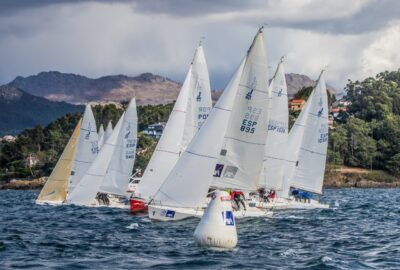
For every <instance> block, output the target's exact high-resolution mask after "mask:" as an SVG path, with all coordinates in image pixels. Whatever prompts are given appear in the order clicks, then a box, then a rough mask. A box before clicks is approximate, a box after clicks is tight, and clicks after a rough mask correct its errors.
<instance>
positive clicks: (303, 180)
mask: <svg viewBox="0 0 400 270" xmlns="http://www.w3.org/2000/svg"><path fill="white" fill-rule="evenodd" d="M306 105H307V106H306V107H305V111H304V115H301V116H304V118H305V121H304V119H300V120H301V122H299V123H297V125H296V127H297V129H298V130H293V132H294V133H293V134H292V131H291V132H290V136H289V140H291V139H293V138H294V137H293V136H296V135H299V133H300V135H301V133H303V136H302V140H301V144H300V147H299V148H298V154H297V160H296V162H292V168H293V173H291V174H290V175H289V177H288V181H289V182H290V185H291V186H293V187H297V188H300V189H303V190H307V191H310V192H314V193H319V194H321V193H322V183H323V180H324V173H325V163H326V152H327V148H328V97H327V92H326V85H325V79H324V76H323V72H321V75H320V77H319V79H318V83H317V86H316V87H315V89H314V90H313V92H312V94H311V96H310V98H309V99H308V101H307V104H306ZM302 114H303V112H302ZM299 118H300V117H299ZM296 122H297V121H296ZM296 133H297V134H296ZM291 143H292V145H293V144H296V143H298V141H297V140H294V143H293V142H291ZM290 149H291V148H289V149H288V151H290ZM292 149H293V148H292ZM294 154H295V153H294ZM289 155H290V153H289Z"/></svg>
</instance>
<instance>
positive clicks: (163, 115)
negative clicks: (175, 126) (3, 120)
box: [0, 103, 173, 181]
mask: <svg viewBox="0 0 400 270" xmlns="http://www.w3.org/2000/svg"><path fill="white" fill-rule="evenodd" d="M172 105H173V104H167V105H146V106H138V122H139V123H138V124H139V127H138V128H139V131H142V130H143V129H144V128H145V127H147V126H148V125H149V124H151V123H156V122H158V121H163V122H165V121H167V119H168V117H169V114H170V112H171V110H172ZM126 106H127V103H123V104H122V106H116V105H114V104H108V105H96V106H92V109H93V114H94V116H95V118H96V121H97V128H99V126H100V124H103V125H104V126H105V125H106V124H107V123H108V121H112V123H113V125H115V124H116V123H117V121H118V119H119V118H120V116H121V114H122V112H123V108H125V107H126ZM121 107H122V108H121ZM81 116H82V113H69V114H66V115H65V116H62V117H60V118H58V119H57V120H55V121H53V122H52V123H50V124H49V125H47V126H46V127H43V126H41V125H39V126H36V127H34V128H29V129H25V130H24V131H22V132H21V134H19V135H18V137H17V139H16V141H15V142H0V181H1V180H9V179H12V178H27V177H34V178H36V177H41V176H48V175H49V174H50V173H51V170H52V169H53V167H54V165H55V164H56V162H57V160H58V158H59V156H60V155H61V153H62V151H63V149H64V147H65V145H66V144H67V142H68V140H69V138H70V136H71V134H72V131H73V129H74V127H75V125H76V124H77V123H78V120H79V118H80V117H81ZM155 145H156V141H155V140H154V139H152V138H151V137H148V136H146V135H144V134H142V133H139V140H138V151H137V157H136V161H135V168H144V167H145V166H146V165H147V162H148V160H149V159H150V157H151V154H152V153H153V150H154V148H155ZM29 156H34V157H35V158H37V159H38V161H39V162H38V163H37V164H36V166H34V167H33V168H32V169H30V168H27V166H26V164H25V161H26V159H27V158H28V157H29Z"/></svg>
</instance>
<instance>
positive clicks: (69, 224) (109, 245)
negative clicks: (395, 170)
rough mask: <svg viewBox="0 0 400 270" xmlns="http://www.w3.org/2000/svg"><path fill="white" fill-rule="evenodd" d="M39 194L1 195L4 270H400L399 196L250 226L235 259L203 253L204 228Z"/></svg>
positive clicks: (340, 203) (243, 229)
mask: <svg viewBox="0 0 400 270" xmlns="http://www.w3.org/2000/svg"><path fill="white" fill-rule="evenodd" d="M38 192H39V191H0V268H1V269H8V268H32V269H122V268H123V269H146V268H147V269H149V268H150V269H188V268H190V269H232V268H233V269H238V268H245V269H400V190H398V189H370V190H357V189H341V190H326V191H325V196H324V197H323V200H324V201H325V202H329V203H330V205H331V209H328V210H309V211H285V212H283V211H281V212H275V213H274V217H273V218H270V219H252V220H240V221H238V222H237V226H238V234H239V243H238V246H237V247H236V248H235V249H234V250H232V251H216V250H209V249H205V248H201V247H199V246H197V245H196V244H195V243H194V241H193V237H192V235H193V232H194V229H195V227H196V225H197V223H198V220H196V219H191V220H186V221H181V222H174V223H162V222H151V221H150V220H149V219H148V218H146V217H137V216H132V215H130V214H129V213H128V211H127V210H121V209H111V208H83V207H76V206H58V207H52V206H39V205H35V204H34V200H35V198H36V196H37V194H38Z"/></svg>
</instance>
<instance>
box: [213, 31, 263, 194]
mask: <svg viewBox="0 0 400 270" xmlns="http://www.w3.org/2000/svg"><path fill="white" fill-rule="evenodd" d="M267 82H268V66H267V54H266V51H265V48H264V37H263V34H262V32H261V31H260V32H259V33H258V34H257V35H256V37H255V38H254V41H253V44H252V46H251V47H250V49H249V52H248V56H247V60H246V64H245V66H244V69H243V74H242V76H241V79H240V83H239V86H238V91H237V94H236V98H235V103H234V107H233V108H234V110H233V111H232V115H231V116H230V120H229V125H228V128H227V130H226V134H225V138H224V142H223V144H222V148H221V151H220V156H219V160H218V162H217V165H216V167H215V171H214V174H213V183H212V186H214V187H218V188H234V189H241V190H256V189H257V186H258V183H259V179H260V173H261V169H262V163H263V156H264V148H265V141H266V136H267V132H266V129H267V119H268V118H267V116H268V101H269V98H268V84H267Z"/></svg>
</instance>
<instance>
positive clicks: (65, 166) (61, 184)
mask: <svg viewBox="0 0 400 270" xmlns="http://www.w3.org/2000/svg"><path fill="white" fill-rule="evenodd" d="M81 124H82V119H80V120H79V122H78V124H77V125H76V127H75V129H74V132H73V133H72V135H71V138H70V139H69V141H68V143H67V145H66V146H65V148H64V151H63V153H62V154H61V156H60V158H59V160H58V161H57V164H56V166H55V167H54V169H53V171H52V172H51V174H50V176H49V178H48V179H47V182H46V184H45V185H44V187H43V188H42V190H41V191H40V194H39V196H38V198H37V199H36V203H37V204H52V205H59V204H62V203H63V201H64V200H65V198H66V197H67V187H68V181H69V178H70V177H71V170H72V165H73V160H74V156H75V152H76V147H77V144H78V138H79V133H80V129H81Z"/></svg>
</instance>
